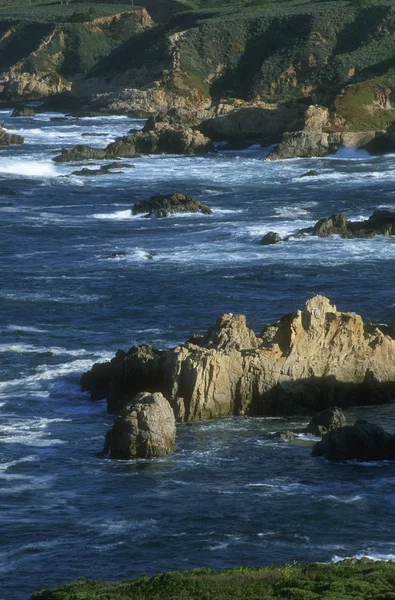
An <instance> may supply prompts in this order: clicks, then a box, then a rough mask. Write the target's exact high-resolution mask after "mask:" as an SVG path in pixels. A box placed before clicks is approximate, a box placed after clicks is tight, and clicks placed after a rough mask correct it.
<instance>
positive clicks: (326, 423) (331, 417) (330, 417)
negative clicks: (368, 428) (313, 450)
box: [306, 406, 347, 436]
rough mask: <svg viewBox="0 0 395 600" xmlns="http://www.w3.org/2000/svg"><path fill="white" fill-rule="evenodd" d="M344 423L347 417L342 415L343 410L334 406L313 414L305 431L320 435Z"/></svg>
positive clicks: (343, 425)
mask: <svg viewBox="0 0 395 600" xmlns="http://www.w3.org/2000/svg"><path fill="white" fill-rule="evenodd" d="M346 425H347V419H346V417H345V416H344V413H343V411H342V410H341V409H340V408H338V407H337V406H335V407H333V408H327V409H326V410H323V411H321V412H320V413H318V415H315V416H314V417H313V418H312V419H311V421H310V423H309V424H308V425H307V427H306V433H311V434H312V435H317V436H322V435H325V434H326V433H328V431H331V430H332V429H336V428H338V427H345V426H346Z"/></svg>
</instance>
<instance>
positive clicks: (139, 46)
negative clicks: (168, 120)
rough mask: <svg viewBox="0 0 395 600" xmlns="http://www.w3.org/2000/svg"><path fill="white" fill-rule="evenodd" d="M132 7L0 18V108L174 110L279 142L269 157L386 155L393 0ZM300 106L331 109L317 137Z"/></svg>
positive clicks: (212, 129) (223, 135) (239, 134)
mask: <svg viewBox="0 0 395 600" xmlns="http://www.w3.org/2000/svg"><path fill="white" fill-rule="evenodd" d="M141 4H142V8H134V9H130V8H129V9H128V10H125V5H118V4H116V3H113V4H112V5H110V6H113V7H114V8H113V11H112V12H111V13H110V14H106V15H101V16H95V15H97V12H96V13H95V12H93V13H90V12H89V11H88V13H84V12H81V11H80V12H78V3H75V2H74V3H72V2H70V3H69V4H68V5H67V7H66V6H65V7H64V8H62V11H66V12H64V14H63V12H59V13H58V14H57V20H56V19H55V22H49V21H48V20H45V19H44V18H43V17H41V20H40V19H38V18H36V19H35V20H33V19H32V20H30V21H29V20H26V15H25V18H24V20H22V19H21V18H20V15H19V13H18V11H16V10H14V12H13V13H12V12H11V13H7V18H5V16H2V14H1V13H0V17H2V19H3V20H2V21H0V24H1V32H0V33H1V37H0V47H1V50H2V53H1V59H0V82H1V86H2V91H1V93H0V101H2V102H3V103H4V102H8V103H9V102H17V101H27V100H46V99H48V98H51V97H52V98H56V99H57V102H58V103H60V104H59V105H60V106H62V103H63V105H68V106H72V107H73V106H74V107H78V109H79V110H90V111H96V112H112V113H120V112H123V113H125V112H126V113H128V114H132V115H134V116H148V115H149V114H158V112H167V111H168V110H169V109H170V108H173V107H177V108H178V109H179V110H180V111H184V114H183V119H184V121H190V120H191V119H190V114H191V112H193V113H194V118H193V120H194V125H195V126H200V129H201V131H202V132H203V133H204V134H205V135H208V136H209V137H210V138H211V139H213V140H233V141H238V142H240V141H241V140H243V141H247V142H248V141H251V140H252V141H258V142H260V143H263V144H274V143H279V142H281V141H283V143H282V144H280V152H278V153H277V155H276V156H274V157H275V158H293V157H295V156H300V155H303V156H322V155H325V154H326V153H328V152H330V151H333V150H334V149H336V148H338V147H340V146H341V145H345V146H350V147H356V148H359V147H364V148H365V147H366V148H367V149H368V150H372V151H374V152H376V151H377V152H385V151H388V150H392V149H393V139H392V138H393V134H392V124H393V123H394V122H395V109H394V106H395V104H394V101H393V97H394V89H395V75H394V73H395V72H394V65H393V56H394V54H395V41H394V31H395V9H394V8H393V6H392V5H391V3H388V2H386V1H385V0H383V2H382V3H379V4H377V3H374V4H373V3H370V2H343V1H342V0H333V1H332V2H324V3H323V2H319V1H317V0H312V1H310V2H307V3H303V4H300V3H298V2H296V0H295V1H290V2H286V3H278V2H271V1H269V0H268V1H266V2H257V1H255V2H244V1H243V0H239V1H235V0H234V1H233V2H229V3H227V4H226V6H225V5H224V6H222V3H218V2H214V1H209V0H207V1H204V2H203V1H200V2H197V1H196V2H192V1H186V0H185V1H178V2H176V1H170V0H162V2H160V3H152V2H149V1H148V0H146V1H143V2H142V3H141ZM83 6H85V4H84V5H83ZM92 6H93V7H94V11H97V10H98V7H99V6H100V5H99V4H92ZM106 6H108V5H106ZM117 9H118V12H117ZM121 9H122V10H121ZM73 10H74V12H72V11H73ZM92 10H93V9H92ZM59 11H60V9H59ZM67 11H68V12H67ZM40 14H41V13H40ZM18 15H19V19H18ZM32 15H33V13H32ZM73 21H77V22H73ZM22 39H23V42H24V43H23V44H21V40H22ZM309 105H319V106H323V107H326V109H327V114H326V119H325V121H323V122H322V123H321V125H320V127H314V128H313V133H311V127H307V129H306V118H305V116H304V112H305V109H306V107H308V106H309ZM196 111H197V113H198V114H196ZM187 115H188V116H187ZM189 124H190V123H189ZM306 131H307V133H306ZM294 132H302V135H299V133H298V134H297V135H296V137H295V133H294ZM385 132H387V133H388V135H387V136H386V137H385V138H384V139H381V138H382V134H383V133H385ZM292 135H294V137H291V138H290V137H289V136H292ZM283 136H286V137H285V138H283ZM328 136H329V141H328Z"/></svg>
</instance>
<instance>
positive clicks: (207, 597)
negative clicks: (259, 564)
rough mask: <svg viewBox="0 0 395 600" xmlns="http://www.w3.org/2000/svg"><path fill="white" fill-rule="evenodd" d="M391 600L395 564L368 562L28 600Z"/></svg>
mask: <svg viewBox="0 0 395 600" xmlns="http://www.w3.org/2000/svg"><path fill="white" fill-rule="evenodd" d="M246 598H248V600H275V599H278V600H280V599H281V600H283V599H288V600H352V599H355V600H395V564H394V563H388V562H374V561H370V560H368V559H362V560H360V561H344V562H342V563H337V564H333V565H322V564H307V565H301V564H296V563H295V564H293V565H285V566H280V567H266V568H262V569H250V568H239V569H229V570H225V571H214V570H211V569H198V570H195V571H186V572H175V573H164V574H161V575H157V576H156V577H151V578H148V577H145V576H143V577H141V578H140V579H136V580H130V581H124V582H121V583H100V582H95V581H88V580H80V581H77V582H76V583H73V584H71V585H63V586H60V587H58V588H55V589H53V590H46V591H42V592H36V593H35V594H33V596H32V598H31V600H163V599H166V600H245V599H246Z"/></svg>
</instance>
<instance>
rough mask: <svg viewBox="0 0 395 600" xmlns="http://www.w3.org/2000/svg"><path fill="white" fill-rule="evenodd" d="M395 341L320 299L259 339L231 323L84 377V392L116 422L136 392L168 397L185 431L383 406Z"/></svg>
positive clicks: (390, 387) (393, 391) (125, 357)
mask: <svg viewBox="0 0 395 600" xmlns="http://www.w3.org/2000/svg"><path fill="white" fill-rule="evenodd" d="M394 334H395V331H394V330H393V329H391V328H390V327H385V326H380V327H375V326H364V323H363V321H362V318H361V317H360V316H359V315H356V314H354V313H344V312H339V311H337V309H336V307H335V306H334V305H333V304H332V303H331V302H330V301H329V300H328V299H327V298H325V297H323V296H316V297H314V298H312V299H310V300H308V301H307V302H306V304H305V306H304V309H303V310H299V311H297V312H296V313H294V314H289V315H285V316H284V317H283V318H282V319H281V320H280V321H279V322H277V323H274V324H272V325H269V326H267V327H266V328H265V329H264V330H263V332H262V333H261V334H260V335H256V334H255V333H254V332H253V331H252V330H250V329H249V328H248V327H247V325H246V319H245V317H244V316H242V315H232V314H229V315H223V316H222V317H220V318H219V319H218V321H217V323H216V325H215V326H214V327H212V328H211V329H210V330H209V331H208V332H207V334H206V335H205V336H194V337H193V338H191V340H189V341H188V342H186V343H185V344H184V345H181V346H177V347H176V348H174V349H171V350H167V351H163V352H160V351H157V350H154V349H153V348H152V347H151V346H140V347H137V348H132V349H131V350H129V352H127V353H122V352H119V353H118V354H117V356H116V357H115V358H114V359H113V360H112V361H111V363H105V364H103V365H100V364H99V365H95V366H94V368H93V369H92V371H90V372H88V373H86V374H85V375H84V376H83V378H82V386H83V388H84V389H87V390H90V391H91V392H92V394H93V396H94V397H95V398H98V397H107V399H108V407H109V410H110V411H114V412H117V411H118V410H119V409H120V408H121V407H122V406H123V405H124V404H125V403H126V402H127V401H128V400H130V399H131V398H132V397H133V396H134V395H135V394H136V393H137V392H139V391H143V390H147V389H148V390H149V391H161V392H162V393H163V394H164V395H165V397H166V398H167V399H168V400H169V401H170V403H171V405H172V407H173V410H174V412H175V415H176V418H177V419H178V420H183V421H191V420H195V419H206V418H212V417H217V416H226V415H234V414H245V413H248V414H292V413H311V412H316V411H318V410H322V409H325V408H327V407H328V406H333V405H340V406H350V405H355V404H369V403H378V402H385V401H388V400H390V399H393V398H395V335H394ZM96 382H98V383H96ZM147 386H148V387H147ZM99 388H100V393H98V390H99Z"/></svg>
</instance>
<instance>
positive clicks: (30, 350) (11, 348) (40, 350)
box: [0, 344, 91, 356]
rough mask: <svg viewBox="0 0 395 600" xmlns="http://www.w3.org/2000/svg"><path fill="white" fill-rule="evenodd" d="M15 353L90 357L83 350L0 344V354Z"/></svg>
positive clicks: (89, 354) (88, 353)
mask: <svg viewBox="0 0 395 600" xmlns="http://www.w3.org/2000/svg"><path fill="white" fill-rule="evenodd" d="M5 352H15V353H19V354H48V353H49V354H52V355H53V356H91V353H90V352H88V351H87V350H84V349H79V350H67V349H66V348H59V347H57V346H55V347H46V346H34V345H33V344H0V353H5Z"/></svg>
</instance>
